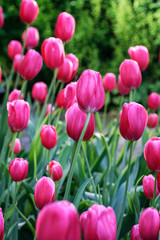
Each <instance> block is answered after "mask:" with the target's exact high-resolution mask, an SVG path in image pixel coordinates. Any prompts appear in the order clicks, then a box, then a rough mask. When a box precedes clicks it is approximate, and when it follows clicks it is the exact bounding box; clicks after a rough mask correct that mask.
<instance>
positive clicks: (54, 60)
mask: <svg viewBox="0 0 160 240" xmlns="http://www.w3.org/2000/svg"><path fill="white" fill-rule="evenodd" d="M41 53H42V57H43V60H44V62H45V64H46V65H47V66H48V67H49V68H51V69H53V70H54V69H56V68H59V67H60V66H61V65H62V64H63V62H64V58H65V52H64V46H63V43H62V41H61V40H60V39H58V38H54V37H50V38H48V39H46V40H44V42H43V43H42V46H41Z"/></svg>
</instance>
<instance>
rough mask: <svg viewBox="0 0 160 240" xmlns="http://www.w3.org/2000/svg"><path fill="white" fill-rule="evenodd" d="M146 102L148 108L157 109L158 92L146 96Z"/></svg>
mask: <svg viewBox="0 0 160 240" xmlns="http://www.w3.org/2000/svg"><path fill="white" fill-rule="evenodd" d="M147 103H148V107H149V108H150V109H153V110H156V109H158V108H159V105H160V102H159V94H158V93H156V92H153V93H151V94H150V95H149V97H148V100H147Z"/></svg>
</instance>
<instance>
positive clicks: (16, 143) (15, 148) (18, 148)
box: [9, 138, 21, 154]
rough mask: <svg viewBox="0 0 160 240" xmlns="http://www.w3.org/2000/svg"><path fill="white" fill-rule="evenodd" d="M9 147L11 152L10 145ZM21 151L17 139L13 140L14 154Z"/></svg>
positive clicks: (19, 142)
mask: <svg viewBox="0 0 160 240" xmlns="http://www.w3.org/2000/svg"><path fill="white" fill-rule="evenodd" d="M9 147H10V148H11V151H12V143H10V144H9ZM20 151H21V141H20V139H19V138H16V139H15V144H14V150H13V152H14V154H18V153H19V152H20Z"/></svg>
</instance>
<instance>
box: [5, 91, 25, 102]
mask: <svg viewBox="0 0 160 240" xmlns="http://www.w3.org/2000/svg"><path fill="white" fill-rule="evenodd" d="M20 93H21V90H18V89H13V91H12V92H11V93H10V94H9V102H13V101H15V100H18V99H19V96H20ZM21 99H22V100H24V96H23V93H22V95H21Z"/></svg>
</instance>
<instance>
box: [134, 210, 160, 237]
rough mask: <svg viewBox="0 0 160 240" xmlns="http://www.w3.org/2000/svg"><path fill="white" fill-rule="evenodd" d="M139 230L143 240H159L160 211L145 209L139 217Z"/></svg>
mask: <svg viewBox="0 0 160 240" xmlns="http://www.w3.org/2000/svg"><path fill="white" fill-rule="evenodd" d="M139 232H140V235H141V237H142V239H143V240H151V239H152V240H158V235H159V213H158V211H157V209H155V208H152V207H149V208H147V209H145V210H144V211H143V212H142V214H141V216H140V219H139Z"/></svg>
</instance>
